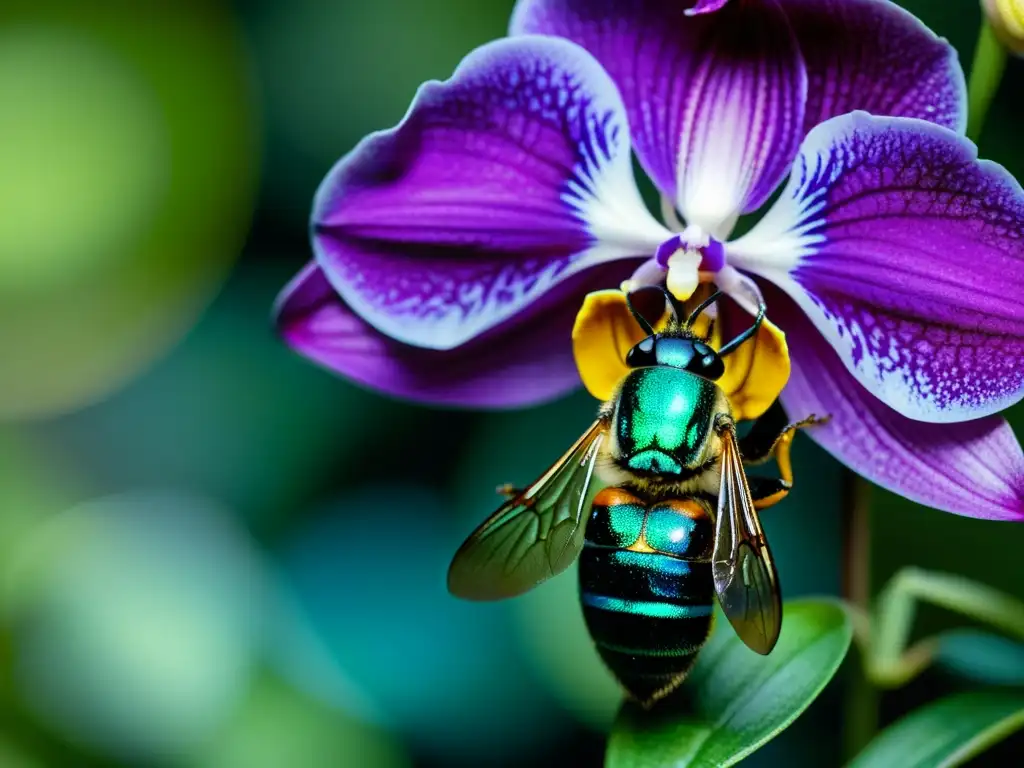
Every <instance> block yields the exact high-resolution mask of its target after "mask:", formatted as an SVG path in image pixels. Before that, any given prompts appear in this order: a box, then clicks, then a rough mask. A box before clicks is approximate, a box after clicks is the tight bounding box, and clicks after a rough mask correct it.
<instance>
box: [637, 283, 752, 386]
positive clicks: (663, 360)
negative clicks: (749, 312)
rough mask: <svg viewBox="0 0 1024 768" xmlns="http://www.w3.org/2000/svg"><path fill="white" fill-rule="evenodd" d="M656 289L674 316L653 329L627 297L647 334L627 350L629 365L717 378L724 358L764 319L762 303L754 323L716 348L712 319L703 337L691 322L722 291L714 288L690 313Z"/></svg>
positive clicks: (711, 378)
mask: <svg viewBox="0 0 1024 768" xmlns="http://www.w3.org/2000/svg"><path fill="white" fill-rule="evenodd" d="M659 290H661V291H662V292H663V294H664V296H665V299H666V301H667V302H668V305H669V307H671V309H672V315H673V320H672V321H671V322H670V323H669V326H668V328H667V329H666V330H664V331H662V332H661V333H656V332H655V330H654V328H653V326H652V325H651V324H650V322H648V320H647V319H646V318H645V317H644V315H643V313H641V312H640V311H639V310H638V309H637V308H636V306H635V305H634V303H633V301H632V296H627V297H626V302H627V304H628V305H629V309H630V312H632V314H633V317H634V318H635V319H636V321H637V323H639V324H640V327H641V328H643V329H644V330H645V331H646V332H647V333H648V334H650V335H649V336H648V337H647V338H645V339H644V340H643V341H641V342H640V343H639V344H637V345H635V346H634V347H633V348H632V349H631V350H629V352H628V353H627V355H626V365H627V366H629V367H630V368H646V367H650V366H655V365H664V366H668V367H670V368H678V369H681V370H684V371H688V372H690V373H693V374H696V375H697V376H700V377H702V378H705V379H708V380H710V381H716V380H718V379H720V378H721V377H722V375H723V374H724V373H725V362H724V361H723V358H724V357H726V356H727V355H729V354H731V353H732V352H734V351H735V350H736V349H737V348H738V347H739V346H740V344H742V343H743V342H744V341H746V340H747V339H749V338H751V337H752V336H753V335H754V334H755V333H757V329H758V328H759V327H760V326H761V322H762V320H764V314H765V307H764V305H763V304H762V305H761V306H760V307H759V308H758V314H757V319H756V320H755V321H754V325H753V326H751V328H749V329H748V330H746V331H744V332H743V333H741V334H740V335H739V336H737V337H736V338H735V339H733V340H732V341H730V342H729V343H728V344H726V345H725V346H723V347H722V349H721V350H719V351H717V352H716V351H715V350H714V349H713V348H712V347H711V345H710V344H708V340H709V338H710V336H711V328H712V327H713V325H714V321H712V325H711V326H709V327H708V331H707V336H705V337H700V336H697V334H696V333H694V331H693V324H694V322H695V321H696V320H697V318H698V317H700V315H701V313H702V312H703V311H704V310H706V309H707V308H708V307H710V306H711V305H712V304H714V303H715V302H716V301H718V299H719V298H720V297H721V295H722V292H721V291H716V292H715V293H713V294H712V295H711V296H709V297H708V298H707V299H705V300H704V301H702V302H701V303H700V304H699V305H698V306H697V307H696V308H695V309H694V310H693V311H692V312H691V313H690V314H689V315H686V314H685V312H684V311H683V308H682V307H681V306H680V304H679V302H678V301H677V300H676V298H675V297H674V296H673V295H672V294H671V293H669V292H668V291H666V290H664V289H660V288H659Z"/></svg>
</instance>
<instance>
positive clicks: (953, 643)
mask: <svg viewBox="0 0 1024 768" xmlns="http://www.w3.org/2000/svg"><path fill="white" fill-rule="evenodd" d="M935 662H936V664H938V665H939V666H941V667H943V668H944V669H946V670H948V671H950V672H952V673H954V674H956V675H959V676H960V677H966V678H969V679H971V680H974V681H976V682H979V683H985V684H986V685H1004V686H1024V645H1022V644H1021V643H1015V642H1014V641H1013V640H1010V639H1009V638H1006V637H1002V636H1001V635H993V634H991V633H989V632H982V631H980V630H976V629H956V630H950V631H949V632H943V633H942V634H941V635H939V637H938V649H937V650H936V652H935Z"/></svg>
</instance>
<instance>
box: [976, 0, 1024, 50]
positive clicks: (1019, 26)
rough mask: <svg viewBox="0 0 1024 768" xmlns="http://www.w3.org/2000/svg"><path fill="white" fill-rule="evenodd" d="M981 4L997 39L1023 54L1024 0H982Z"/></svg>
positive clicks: (1009, 48)
mask: <svg viewBox="0 0 1024 768" xmlns="http://www.w3.org/2000/svg"><path fill="white" fill-rule="evenodd" d="M981 5H982V7H983V8H984V9H985V13H986V14H987V15H988V19H989V22H990V23H991V24H992V29H993V30H995V33H996V36H997V37H998V38H999V41H1000V42H1001V43H1002V44H1003V45H1005V46H1006V48H1007V49H1008V50H1010V51H1012V52H1013V53H1016V54H1018V55H1024V0H982V3H981Z"/></svg>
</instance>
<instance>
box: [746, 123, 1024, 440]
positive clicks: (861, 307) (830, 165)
mask: <svg viewBox="0 0 1024 768" xmlns="http://www.w3.org/2000/svg"><path fill="white" fill-rule="evenodd" d="M727 251H728V258H729V260H730V262H731V263H732V264H733V265H735V266H737V267H739V268H741V269H746V270H748V271H751V272H754V273H755V274H758V275H760V276H762V277H765V278H767V279H769V280H771V281H772V282H774V283H776V284H777V285H779V286H780V287H782V288H783V289H784V290H785V291H786V292H787V293H788V294H789V295H790V296H792V297H793V298H794V299H795V300H796V301H797V303H798V304H799V305H800V306H801V308H802V309H803V310H804V311H805V312H806V313H807V314H808V315H809V316H810V318H811V320H813V321H814V324H815V325H816V326H817V328H818V330H819V331H820V332H821V333H822V334H823V335H824V336H825V338H826V339H827V340H828V342H829V343H830V344H831V345H832V346H833V348H835V349H836V350H837V351H838V352H839V353H840V356H841V357H842V360H843V362H844V363H845V364H846V366H847V368H848V369H849V371H850V372H851V373H852V374H853V375H854V376H855V377H856V378H857V379H858V380H859V381H860V382H861V383H862V384H863V385H864V386H866V387H867V388H868V389H869V390H870V391H871V392H872V393H873V394H875V395H876V396H878V397H879V398H881V399H882V400H883V401H885V402H886V403H887V404H888V405H890V406H891V407H893V408H895V409H896V410H897V411H899V412H900V413H901V414H903V415H904V416H907V417H909V418H912V419H917V420H921V421H930V422H954V421H966V420H968V419H974V418H979V417H981V416H987V415H989V414H992V413H996V412H997V411H1000V410H1002V409H1003V408H1006V407H1007V406H1009V405H1012V404H1013V403H1015V402H1017V401H1018V400H1020V399H1021V397H1022V395H1024V303H1022V302H1021V296H1022V295H1024V190H1022V189H1021V187H1020V185H1019V184H1018V183H1017V182H1016V181H1014V179H1013V178H1012V177H1011V176H1010V175H1009V174H1008V173H1007V172H1006V171H1005V170H1004V169H1003V168H1002V167H1001V166H999V165H996V164H994V163H990V162H986V161H979V160H977V158H976V153H975V148H974V145H973V144H971V143H970V142H969V141H967V140H966V139H964V138H961V137H960V136H958V135H957V134H955V133H953V132H952V131H949V130H947V129H945V128H940V127H938V126H936V125H933V124H932V123H927V122H924V121H922V120H913V119H908V118H889V117H885V118H880V117H872V116H870V115H868V114H867V113H864V112H855V113H853V114H850V115H844V116H842V117H837V118H833V119H832V120H829V121H828V122H826V123H822V124H821V125H820V126H818V127H817V128H816V129H814V131H812V132H811V134H810V135H809V136H808V138H807V141H806V142H805V143H804V146H803V148H802V150H801V155H800V157H799V158H798V159H797V162H796V165H795V166H794V169H793V175H792V176H791V177H790V181H789V184H788V186H787V188H786V190H785V191H784V193H783V195H782V197H781V198H780V199H779V200H778V202H777V203H776V204H775V206H773V208H772V210H771V211H769V212H768V214H767V215H766V216H765V218H764V219H762V220H761V221H760V222H759V223H758V224H757V226H756V227H755V228H754V229H753V230H752V231H751V232H750V233H749V234H747V235H746V236H745V237H743V238H741V239H740V240H738V241H736V242H735V243H730V244H728V245H727ZM784 330H786V331H787V332H788V329H784Z"/></svg>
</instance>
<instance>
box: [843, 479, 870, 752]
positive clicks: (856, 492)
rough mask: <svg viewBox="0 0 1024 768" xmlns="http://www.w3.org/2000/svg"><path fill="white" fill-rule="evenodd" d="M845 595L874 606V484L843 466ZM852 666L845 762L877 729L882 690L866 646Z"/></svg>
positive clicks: (863, 605) (845, 718)
mask: <svg viewBox="0 0 1024 768" xmlns="http://www.w3.org/2000/svg"><path fill="white" fill-rule="evenodd" d="M842 493H843V496H842V531H841V533H842V547H843V566H842V567H843V572H842V591H843V597H844V598H845V599H846V600H847V602H849V603H850V604H851V605H853V606H854V607H856V608H857V609H858V610H859V611H861V612H862V613H863V614H864V615H868V614H869V611H870V608H871V498H870V496H871V486H870V485H869V484H868V482H867V481H866V480H864V479H863V478H861V477H860V476H859V475H857V474H856V473H855V472H853V471H851V470H849V469H844V470H843V488H842ZM858 652H859V653H860V654H861V659H860V663H859V664H857V665H855V666H854V667H852V669H851V675H850V679H849V681H848V683H847V690H846V700H845V702H844V707H843V752H844V762H846V761H849V760H850V759H851V758H853V756H854V755H856V754H857V753H858V752H860V751H861V749H863V748H864V747H865V746H866V745H867V744H868V742H870V741H871V739H872V738H873V737H874V735H875V733H876V731H877V730H878V707H879V691H878V689H877V688H875V686H874V685H872V684H871V682H870V680H869V679H868V676H867V674H866V671H865V664H864V662H865V659H864V653H865V649H864V648H860V649H859V651H858Z"/></svg>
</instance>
